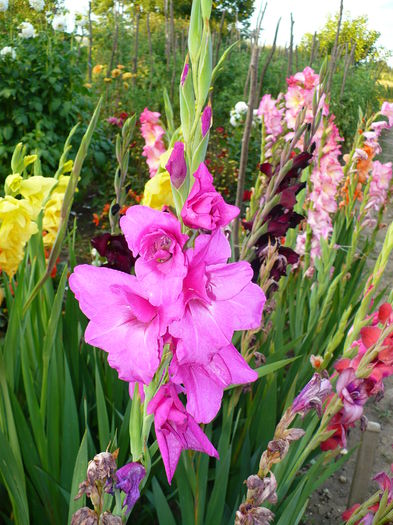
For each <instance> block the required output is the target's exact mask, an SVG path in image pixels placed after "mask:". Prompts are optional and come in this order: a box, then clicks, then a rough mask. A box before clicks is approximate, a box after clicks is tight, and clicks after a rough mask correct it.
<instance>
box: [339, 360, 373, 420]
mask: <svg viewBox="0 0 393 525" xmlns="http://www.w3.org/2000/svg"><path fill="white" fill-rule="evenodd" d="M336 390H337V394H338V395H339V396H340V398H341V400H342V402H343V404H344V407H343V416H342V422H344V424H349V423H353V422H354V421H357V420H358V419H360V417H361V415H362V413H363V405H364V404H365V403H366V401H367V399H368V395H367V388H366V383H365V381H364V379H359V378H357V377H356V373H355V370H354V369H353V368H346V369H345V370H343V372H341V374H340V376H339V378H338V380H337V385H336Z"/></svg>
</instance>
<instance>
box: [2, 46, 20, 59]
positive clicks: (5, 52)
mask: <svg viewBox="0 0 393 525" xmlns="http://www.w3.org/2000/svg"><path fill="white" fill-rule="evenodd" d="M8 55H11V58H12V60H15V58H16V51H15V49H14V48H13V47H11V46H5V47H3V49H1V50H0V56H2V57H6V56H8Z"/></svg>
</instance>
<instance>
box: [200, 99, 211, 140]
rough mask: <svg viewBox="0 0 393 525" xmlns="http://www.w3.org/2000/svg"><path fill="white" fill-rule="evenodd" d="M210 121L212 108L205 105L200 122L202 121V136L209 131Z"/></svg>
mask: <svg viewBox="0 0 393 525" xmlns="http://www.w3.org/2000/svg"><path fill="white" fill-rule="evenodd" d="M211 121H212V108H211V106H206V107H205V109H204V110H203V113H202V117H201V123H202V137H205V136H206V133H207V132H208V131H209V129H210V126H211Z"/></svg>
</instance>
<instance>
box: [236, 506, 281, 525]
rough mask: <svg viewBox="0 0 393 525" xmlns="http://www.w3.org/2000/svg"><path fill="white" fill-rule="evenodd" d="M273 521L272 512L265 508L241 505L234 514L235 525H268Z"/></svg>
mask: <svg viewBox="0 0 393 525" xmlns="http://www.w3.org/2000/svg"><path fill="white" fill-rule="evenodd" d="M273 519H274V514H273V512H272V511H271V510H269V509H267V508H266V507H253V506H252V505H251V504H248V503H243V504H242V505H240V507H239V510H238V511H237V512H236V518H235V525H269V524H270V523H271V522H272V520H273Z"/></svg>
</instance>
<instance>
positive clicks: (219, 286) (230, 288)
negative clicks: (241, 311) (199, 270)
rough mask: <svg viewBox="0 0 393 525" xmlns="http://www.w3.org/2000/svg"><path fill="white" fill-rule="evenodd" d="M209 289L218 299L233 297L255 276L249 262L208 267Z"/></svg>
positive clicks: (223, 299)
mask: <svg viewBox="0 0 393 525" xmlns="http://www.w3.org/2000/svg"><path fill="white" fill-rule="evenodd" d="M207 273H208V276H209V285H210V286H209V291H210V293H211V294H212V295H213V296H214V298H215V299H216V300H217V301H225V300H227V299H231V298H232V297H234V296H235V295H237V294H238V293H240V292H241V291H242V289H243V288H245V286H247V285H248V284H249V283H250V281H251V279H252V276H253V273H254V272H253V269H252V268H251V265H250V264H249V263H248V262H245V261H241V262H235V263H230V264H218V265H214V266H213V265H212V266H209V268H208V272H207Z"/></svg>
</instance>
